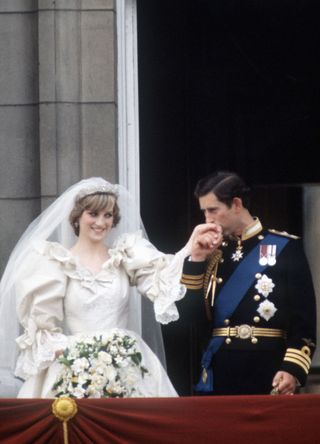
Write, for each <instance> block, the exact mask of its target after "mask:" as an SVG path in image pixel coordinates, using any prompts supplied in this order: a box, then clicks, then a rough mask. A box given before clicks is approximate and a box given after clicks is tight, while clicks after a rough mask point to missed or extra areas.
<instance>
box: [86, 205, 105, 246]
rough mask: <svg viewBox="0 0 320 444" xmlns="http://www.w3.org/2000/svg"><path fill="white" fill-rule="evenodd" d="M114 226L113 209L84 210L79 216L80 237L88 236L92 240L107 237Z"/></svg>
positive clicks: (100, 239)
mask: <svg viewBox="0 0 320 444" xmlns="http://www.w3.org/2000/svg"><path fill="white" fill-rule="evenodd" d="M112 226H113V209H112V208H111V209H110V208H105V209H103V210H100V211H94V210H90V209H88V210H84V211H83V213H82V214H81V216H80V218H79V238H81V237H82V238H87V239H89V240H91V241H92V242H100V241H103V240H104V239H105V237H106V236H107V234H108V233H109V231H110V230H111V228H112Z"/></svg>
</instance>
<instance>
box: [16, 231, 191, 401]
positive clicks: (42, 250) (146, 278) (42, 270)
mask: <svg viewBox="0 0 320 444" xmlns="http://www.w3.org/2000/svg"><path fill="white" fill-rule="evenodd" d="M185 256H186V249H182V250H181V251H180V252H178V253H177V254H175V255H165V254H163V253H161V252H159V251H158V250H157V249H155V248H154V247H153V246H152V245H151V244H150V243H149V242H148V241H147V240H146V239H144V238H143V237H142V235H141V233H140V232H137V233H133V234H125V235H123V236H121V238H119V239H118V241H116V242H115V244H114V246H113V247H112V248H111V249H109V258H108V260H107V261H106V262H105V263H104V264H103V266H102V269H101V271H100V272H99V273H97V274H96V275H94V274H93V273H92V272H91V271H89V270H88V269H87V268H85V267H84V266H82V265H81V263H79V260H78V259H77V257H75V256H73V255H72V254H71V253H70V251H69V250H67V249H66V248H64V247H63V246H61V245H60V244H58V243H53V242H47V241H43V242H41V243H39V244H37V245H36V246H35V247H34V249H33V251H32V254H31V257H30V259H29V261H27V262H28V263H27V265H26V266H25V267H24V269H23V270H22V271H21V275H20V276H19V279H17V288H16V290H17V313H18V317H19V320H20V323H21V325H22V326H23V327H24V330H25V332H24V334H23V335H21V336H19V337H18V338H17V340H16V342H17V344H18V347H19V350H20V353H19V356H18V360H17V365H16V370H15V375H16V376H18V377H19V378H22V379H23V380H24V381H25V382H24V383H23V385H22V387H21V389H20V391H19V394H18V397H24V398H36V397H42V398H51V397H54V394H53V393H52V391H51V389H52V386H53V384H54V382H55V380H56V378H57V374H58V372H59V367H60V364H58V363H57V362H56V360H55V352H56V351H57V350H61V349H64V348H65V347H66V346H67V345H68V344H70V341H71V340H74V338H75V337H78V336H79V337H80V336H81V335H83V334H85V335H91V334H92V335H95V334H105V333H110V332H112V331H115V332H120V333H121V332H124V333H128V334H129V335H130V336H132V337H134V338H135V339H136V341H137V345H138V348H139V349H140V351H141V353H142V357H143V359H142V364H143V365H144V367H146V368H147V370H148V373H147V374H146V375H144V377H143V378H142V377H141V380H140V381H139V384H138V387H137V396H145V397H158V396H162V397H166V396H177V393H176V391H175V389H174V387H173V386H172V384H171V382H170V380H169V378H168V376H167V374H166V372H165V370H164V368H163V367H162V365H161V363H160V361H159V359H158V358H157V357H156V355H155V354H154V353H153V352H152V351H151V349H150V348H149V347H148V345H147V344H146V343H145V342H144V341H143V339H142V338H141V337H140V335H138V334H137V333H135V332H133V331H131V330H127V327H128V304H129V297H130V296H129V295H130V292H129V289H130V285H135V286H136V287H137V289H138V290H139V292H140V293H141V294H143V295H144V296H146V297H148V298H149V299H150V300H151V301H152V302H153V304H154V312H155V316H156V319H157V321H159V322H162V323H168V322H171V321H174V320H177V319H178V317H179V316H178V312H177V309H176V306H175V304H174V301H176V300H179V299H181V298H182V297H183V296H184V294H185V287H184V286H182V285H181V284H180V282H179V281H180V276H181V270H182V264H183V261H184V258H185ZM66 332H68V334H66Z"/></svg>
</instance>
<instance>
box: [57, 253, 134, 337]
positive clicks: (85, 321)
mask: <svg viewBox="0 0 320 444" xmlns="http://www.w3.org/2000/svg"><path fill="white" fill-rule="evenodd" d="M128 302H129V278H128V275H127V274H126V272H125V270H124V268H123V267H121V266H118V267H115V266H114V264H113V263H112V261H111V260H110V259H109V260H108V261H107V262H106V263H105V264H104V265H103V267H102V270H101V271H100V272H99V273H97V274H96V275H94V274H93V273H92V272H91V271H90V270H88V269H86V268H84V267H81V265H80V264H77V266H76V268H75V269H74V270H73V271H72V272H69V273H68V282H67V288H66V295H65V298H64V313H65V322H66V326H67V328H68V330H69V331H70V333H71V334H78V333H88V332H95V331H97V330H106V329H109V328H115V327H118V328H128Z"/></svg>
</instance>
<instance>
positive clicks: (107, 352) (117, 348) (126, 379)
mask: <svg viewBox="0 0 320 444" xmlns="http://www.w3.org/2000/svg"><path fill="white" fill-rule="evenodd" d="M57 361H58V362H59V363H60V364H61V372H60V373H59V375H58V377H57V380H56V382H55V384H54V385H53V388H52V391H53V393H54V395H55V396H56V397H58V398H59V397H62V396H65V397H70V398H124V397H126V398H128V397H132V396H139V391H138V389H137V384H138V381H139V379H141V377H142V378H143V377H144V375H145V373H148V370H147V369H146V368H145V367H144V366H143V365H142V364H141V361H142V355H141V353H140V352H139V351H138V350H137V346H136V340H135V339H134V338H132V337H130V336H129V335H120V334H119V333H113V334H112V335H111V336H108V337H103V336H99V337H96V336H94V337H84V338H81V340H80V341H78V342H75V343H74V344H72V345H70V347H68V348H66V349H65V351H64V353H63V354H62V355H61V356H59V357H58V358H57Z"/></svg>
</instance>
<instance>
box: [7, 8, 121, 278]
mask: <svg viewBox="0 0 320 444" xmlns="http://www.w3.org/2000/svg"><path fill="white" fill-rule="evenodd" d="M115 23H116V19H115V7H114V1H113V0H55V1H54V0H2V1H1V2H0V33H1V39H0V62H1V74H0V90H1V95H0V156H1V157H0V251H1V256H0V273H1V274H2V272H3V269H4V266H5V264H6V261H7V259H8V256H9V254H10V251H11V250H12V248H13V246H14V245H15V243H16V241H17V238H18V237H19V236H20V234H21V233H22V232H23V230H24V229H25V228H26V226H27V225H28V224H29V223H30V222H31V220H32V219H34V217H36V216H37V215H38V214H39V212H40V211H41V209H42V208H44V207H45V206H46V205H47V204H48V203H50V202H51V201H52V200H53V199H54V198H55V197H56V196H57V195H58V194H60V193H61V192H62V191H64V190H65V189H66V188H67V187H68V186H69V185H71V184H72V183H74V182H76V181H78V180H79V179H81V178H84V177H90V176H100V175H101V176H103V177H105V178H107V179H109V180H110V181H114V180H117V142H116V141H117V125H116V117H117V116H116V113H117V104H116V29H115Z"/></svg>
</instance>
